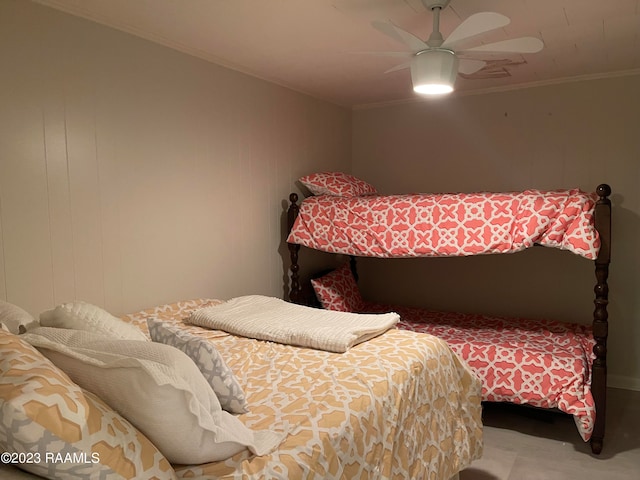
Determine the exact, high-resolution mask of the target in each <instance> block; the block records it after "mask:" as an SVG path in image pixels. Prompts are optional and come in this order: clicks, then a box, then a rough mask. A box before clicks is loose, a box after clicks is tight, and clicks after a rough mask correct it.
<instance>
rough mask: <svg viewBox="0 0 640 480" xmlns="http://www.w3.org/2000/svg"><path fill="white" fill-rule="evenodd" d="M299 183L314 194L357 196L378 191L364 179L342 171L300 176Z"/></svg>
mask: <svg viewBox="0 0 640 480" xmlns="http://www.w3.org/2000/svg"><path fill="white" fill-rule="evenodd" d="M299 180H300V183H302V184H303V185H304V186H305V187H307V188H308V189H309V191H310V192H311V193H313V194H314V195H334V196H339V197H357V196H359V195H371V194H373V193H378V192H377V191H376V189H375V188H374V187H373V186H372V185H369V184H368V183H367V182H365V181H364V180H360V179H359V178H356V177H354V176H353V175H349V174H347V173H342V172H320V173H312V174H311V175H307V176H304V177H301V178H300V179H299Z"/></svg>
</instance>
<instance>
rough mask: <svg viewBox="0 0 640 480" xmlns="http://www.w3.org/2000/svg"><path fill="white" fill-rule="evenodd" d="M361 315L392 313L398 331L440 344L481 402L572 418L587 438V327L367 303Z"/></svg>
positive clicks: (591, 415)
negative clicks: (467, 370) (462, 366)
mask: <svg viewBox="0 0 640 480" xmlns="http://www.w3.org/2000/svg"><path fill="white" fill-rule="evenodd" d="M362 311H367V312H378V313H381V312H390V311H395V312H397V313H398V314H399V315H400V318H401V319H400V321H399V322H398V324H397V327H398V328H400V329H404V330H410V331H414V332H421V333H429V334H432V335H435V336H437V337H439V338H441V339H443V340H445V341H446V342H447V343H448V344H449V346H450V347H451V349H452V350H453V351H454V352H456V353H457V354H458V355H459V356H460V357H461V358H462V359H464V360H465V361H466V362H467V364H468V365H469V366H470V367H471V369H472V370H473V371H474V372H475V373H476V375H478V377H480V378H481V379H482V381H483V386H482V399H483V400H484V401H489V402H510V403H515V404H527V405H531V406H535V407H540V408H548V409H558V410H560V411H562V412H565V413H567V414H570V415H573V417H574V420H575V422H576V426H577V427H578V431H579V433H580V436H581V437H582V438H583V440H585V441H588V440H589V439H590V437H591V433H592V431H593V426H594V423H595V418H596V411H595V404H594V400H593V396H592V395H591V364H592V361H593V353H592V352H593V347H594V345H595V341H594V339H593V335H592V331H591V327H590V326H587V325H579V324H573V323H563V322H558V321H552V320H527V319H511V318H504V317H499V316H490V315H477V314H464V313H453V312H435V311H430V310H427V309H423V308H417V307H406V306H399V305H388V304H379V303H371V302H365V307H364V308H363V309H362Z"/></svg>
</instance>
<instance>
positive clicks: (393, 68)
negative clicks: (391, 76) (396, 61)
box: [384, 62, 411, 73]
mask: <svg viewBox="0 0 640 480" xmlns="http://www.w3.org/2000/svg"><path fill="white" fill-rule="evenodd" d="M410 66H411V62H406V63H401V64H400V65H396V66H395V67H391V68H390V69H389V70H385V71H384V73H391V72H397V71H398V70H404V69H405V68H409V67H410Z"/></svg>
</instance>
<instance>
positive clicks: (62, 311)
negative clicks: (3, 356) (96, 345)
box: [40, 301, 149, 341]
mask: <svg viewBox="0 0 640 480" xmlns="http://www.w3.org/2000/svg"><path fill="white" fill-rule="evenodd" d="M40 325H42V326H43V327H55V328H69V329H72V330H87V331H90V332H93V333H99V334H101V335H105V336H109V337H112V338H119V339H122V340H145V341H148V340H149V339H148V338H147V336H146V335H145V334H144V333H142V331H141V330H140V329H138V328H136V327H134V326H133V325H129V324H128V323H127V322H125V321H124V320H121V319H119V318H118V317H115V316H113V315H111V314H110V313H109V312H107V311H106V310H104V309H102V308H100V307H98V306H96V305H92V304H90V303H87V302H82V301H75V302H69V303H63V304H61V305H58V306H57V307H56V308H54V309H53V310H47V311H46V312H42V313H41V314H40Z"/></svg>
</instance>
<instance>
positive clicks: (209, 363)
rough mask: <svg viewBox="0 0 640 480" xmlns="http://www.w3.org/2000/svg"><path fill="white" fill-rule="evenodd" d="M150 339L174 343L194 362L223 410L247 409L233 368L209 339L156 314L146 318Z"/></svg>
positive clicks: (241, 410) (174, 345)
mask: <svg viewBox="0 0 640 480" xmlns="http://www.w3.org/2000/svg"><path fill="white" fill-rule="evenodd" d="M147 325H148V326H149V335H150V336H151V340H153V341H154V342H158V343H164V344H166V345H171V346H172V347H176V348H178V349H180V350H182V351H183V352H184V353H186V354H187V355H188V356H189V358H191V360H193V361H194V362H195V364H196V365H197V366H198V369H199V370H200V372H201V373H202V375H203V376H204V378H205V379H206V380H207V382H208V383H209V385H210V386H211V388H212V389H213V391H214V392H215V394H216V397H218V400H219V401H220V405H221V407H222V409H223V410H226V411H228V412H231V413H246V412H248V411H249V410H248V409H247V399H246V397H245V394H244V391H243V390H242V387H241V386H240V384H239V383H238V380H237V379H236V376H235V375H234V374H233V371H232V370H231V369H230V368H229V367H228V366H227V364H226V363H225V361H224V360H223V358H222V356H221V355H220V353H218V351H217V350H216V349H215V347H214V346H213V345H212V344H211V342H209V341H207V340H206V339H204V338H200V337H198V336H197V335H192V334H190V333H187V332H183V331H182V330H180V329H179V328H176V327H172V326H171V325H170V324H168V323H166V322H163V321H161V320H157V319H155V318H149V319H147Z"/></svg>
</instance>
